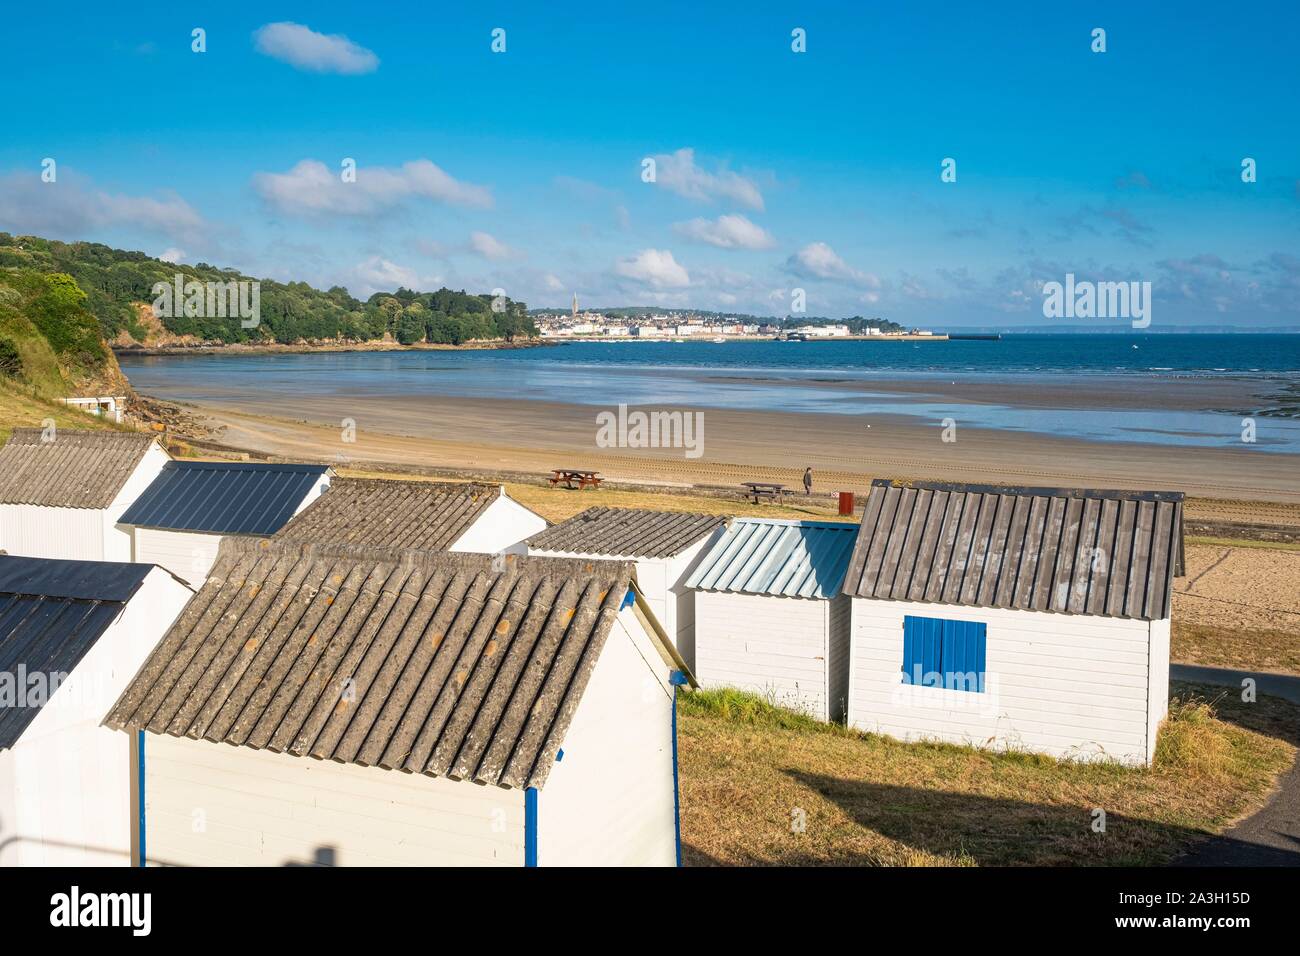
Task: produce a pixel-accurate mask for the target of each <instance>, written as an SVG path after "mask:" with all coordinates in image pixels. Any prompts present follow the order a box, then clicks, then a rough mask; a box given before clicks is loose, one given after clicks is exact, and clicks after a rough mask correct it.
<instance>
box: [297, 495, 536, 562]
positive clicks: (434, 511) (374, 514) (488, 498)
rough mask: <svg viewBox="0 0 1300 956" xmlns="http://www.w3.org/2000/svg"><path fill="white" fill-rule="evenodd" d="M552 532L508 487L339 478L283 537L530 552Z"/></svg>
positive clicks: (424, 548) (377, 545) (484, 551)
mask: <svg viewBox="0 0 1300 956" xmlns="http://www.w3.org/2000/svg"><path fill="white" fill-rule="evenodd" d="M545 527H546V519H545V518H543V517H542V516H541V515H539V514H537V513H536V512H535V511H530V510H529V509H528V508H525V507H524V506H523V505H521V504H520V503H519V502H517V501H515V500H514V499H513V498H511V497H510V496H509V495H508V494H506V490H505V488H503V487H502V486H500V485H485V484H478V483H469V482H441V481H391V480H386V479H382V478H336V479H334V481H332V482H331V483H330V487H329V488H328V489H327V490H326V491H325V493H324V494H322V495H321V496H320V497H319V498H317V499H316V500H315V501H314V502H313V503H312V504H311V505H309V506H308V507H306V508H304V509H303V511H302V512H301V513H300V514H299V515H298V516H297V517H295V518H294V519H293V520H292V521H290V522H289V523H288V524H286V525H285V526H284V527H283V528H281V529H280V530H279V531H278V532H276V534H275V537H276V538H279V539H284V540H293V541H303V542H314V543H317V544H347V545H358V546H365V547H371V548H418V549H420V550H422V551H473V552H478V553H481V554H498V553H510V554H522V553H523V552H524V551H525V550H526V548H525V545H524V543H523V542H524V539H525V538H527V537H528V536H529V535H531V534H533V533H534V532H537V531H541V530H542V529H543V528H545Z"/></svg>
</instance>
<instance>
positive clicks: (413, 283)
mask: <svg viewBox="0 0 1300 956" xmlns="http://www.w3.org/2000/svg"><path fill="white" fill-rule="evenodd" d="M342 284H343V285H346V286H347V287H348V289H349V291H351V293H352V294H353V295H355V296H357V297H358V298H361V299H366V298H369V297H370V296H372V295H374V294H375V293H376V292H394V291H396V290H397V289H398V288H399V287H405V288H407V289H414V290H415V291H417V292H428V291H431V290H433V289H437V288H439V287H440V286H441V285H442V277H441V276H438V275H421V274H420V273H418V272H417V271H416V270H414V269H411V268H408V267H406V266H402V265H398V264H397V263H396V262H391V261H389V260H388V259H385V258H383V257H382V256H370V257H369V258H368V259H365V260H363V261H362V262H359V263H357V265H356V266H354V267H353V269H352V273H351V275H349V276H347V277H346V281H344V282H343V283H342Z"/></svg>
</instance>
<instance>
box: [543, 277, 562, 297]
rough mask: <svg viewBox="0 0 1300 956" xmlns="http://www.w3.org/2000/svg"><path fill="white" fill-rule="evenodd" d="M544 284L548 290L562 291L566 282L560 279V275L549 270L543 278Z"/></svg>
mask: <svg viewBox="0 0 1300 956" xmlns="http://www.w3.org/2000/svg"><path fill="white" fill-rule="evenodd" d="M542 285H543V286H545V288H546V291H547V292H560V291H563V289H564V283H563V282H561V281H560V277H559V276H557V275H554V274H552V273H549V272H548V273H547V274H546V275H545V276H544V277H543V278H542Z"/></svg>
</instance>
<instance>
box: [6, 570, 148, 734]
mask: <svg viewBox="0 0 1300 956" xmlns="http://www.w3.org/2000/svg"><path fill="white" fill-rule="evenodd" d="M152 570H153V565H152V564H127V563H124V562H110V561H63V560H47V559H44V558H22V557H13V556H9V555H0V673H7V674H10V675H16V674H19V673H20V669H21V672H23V673H26V674H27V675H34V674H38V673H39V674H44V675H45V678H46V680H47V681H50V680H51V679H52V675H56V674H61V675H64V674H68V673H70V672H71V671H72V670H73V668H75V667H76V666H77V664H79V663H80V662H81V659H82V658H83V657H85V656H86V654H87V653H88V652H89V651H90V649H91V648H92V647H94V646H95V642H96V641H98V640H99V638H100V636H101V635H103V633H104V632H105V631H106V630H108V627H109V625H111V624H112V623H113V622H114V621H115V620H117V616H118V615H119V614H121V613H122V608H123V607H125V606H126V602H127V601H129V600H130V599H131V596H132V595H133V594H135V592H136V590H137V589H138V588H139V587H140V584H141V583H142V582H143V581H144V579H145V577H146V576H148V574H149V572H150V571H152ZM47 699H48V698H46V697H44V696H41V697H37V698H33V699H32V700H31V701H30V703H29V702H27V701H26V700H17V701H13V702H11V703H10V705H9V706H5V707H0V750H4V749H6V748H8V747H12V746H13V745H14V744H15V743H17V742H18V739H19V738H20V737H21V736H22V735H23V731H25V730H26V729H27V727H28V725H30V724H31V722H32V721H33V720H35V719H36V715H37V714H38V713H40V710H41V707H42V705H43V704H44V703H45V701H46V700H47Z"/></svg>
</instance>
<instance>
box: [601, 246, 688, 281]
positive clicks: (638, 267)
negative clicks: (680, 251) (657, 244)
mask: <svg viewBox="0 0 1300 956" xmlns="http://www.w3.org/2000/svg"><path fill="white" fill-rule="evenodd" d="M614 271H615V272H616V273H617V274H618V275H621V276H623V277H624V278H626V279H635V280H636V281H637V282H644V283H645V284H646V285H650V286H654V287H655V288H659V289H674V288H681V287H682V286H687V285H690V284H691V277H690V274H689V273H688V272H687V271H686V269H685V268H683V267H682V266H681V265H680V264H678V262H677V260H676V259H674V258H673V254H672V253H671V252H670V251H668V250H667V249H642V250H641V251H640V252H638V253H637V254H636V255H635V256H632V257H631V258H628V259H620V260H619V261H618V262H617V263H615V265H614Z"/></svg>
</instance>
